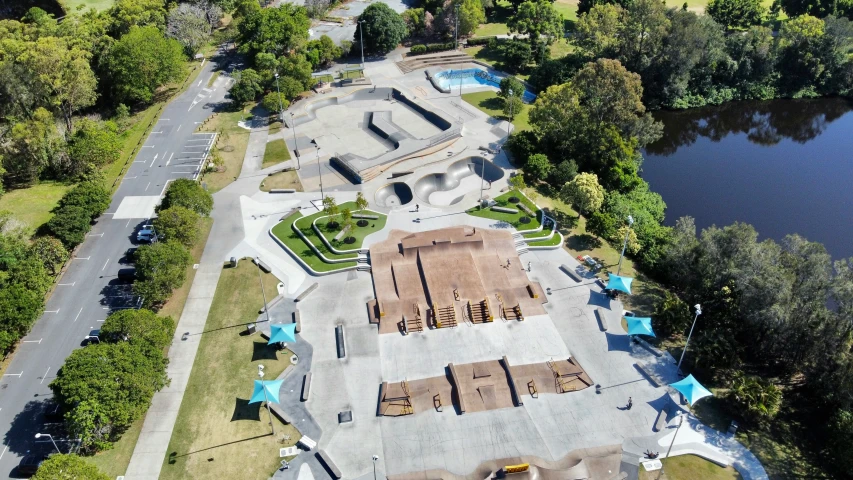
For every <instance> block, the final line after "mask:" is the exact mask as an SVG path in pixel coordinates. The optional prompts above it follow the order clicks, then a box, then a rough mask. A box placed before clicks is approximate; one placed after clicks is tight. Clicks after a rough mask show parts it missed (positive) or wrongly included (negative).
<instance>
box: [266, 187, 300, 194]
mask: <svg viewBox="0 0 853 480" xmlns="http://www.w3.org/2000/svg"><path fill="white" fill-rule="evenodd" d="M270 193H296V189H295V188H271V189H270Z"/></svg>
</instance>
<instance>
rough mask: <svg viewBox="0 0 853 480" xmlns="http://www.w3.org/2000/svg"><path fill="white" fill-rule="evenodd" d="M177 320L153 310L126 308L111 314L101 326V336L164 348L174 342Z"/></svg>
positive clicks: (117, 340)
mask: <svg viewBox="0 0 853 480" xmlns="http://www.w3.org/2000/svg"><path fill="white" fill-rule="evenodd" d="M174 333H175V321H174V320H172V317H161V316H158V315H157V314H156V313H154V312H152V311H151V310H146V309H144V308H143V309H139V310H134V309H126V310H118V311H116V312H115V313H113V314H111V315H110V316H109V317H107V319H106V320H105V321H104V323H103V325H102V326H101V334H100V338H101V340H102V341H105V342H109V343H119V342H129V343H130V344H131V345H138V346H142V347H151V348H154V349H156V350H163V349H165V348H166V347H168V346H169V344H170V343H172V335H173V334H174Z"/></svg>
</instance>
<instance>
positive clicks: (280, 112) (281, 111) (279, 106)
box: [275, 72, 292, 122]
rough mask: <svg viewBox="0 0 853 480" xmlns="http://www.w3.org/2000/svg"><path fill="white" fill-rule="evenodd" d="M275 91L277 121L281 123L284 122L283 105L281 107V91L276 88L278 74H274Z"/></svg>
mask: <svg viewBox="0 0 853 480" xmlns="http://www.w3.org/2000/svg"><path fill="white" fill-rule="evenodd" d="M275 91H276V92H278V119H279V120H281V121H282V122H283V121H284V105H282V103H281V90H280V89H279V88H278V72H275ZM291 115H292V114H291Z"/></svg>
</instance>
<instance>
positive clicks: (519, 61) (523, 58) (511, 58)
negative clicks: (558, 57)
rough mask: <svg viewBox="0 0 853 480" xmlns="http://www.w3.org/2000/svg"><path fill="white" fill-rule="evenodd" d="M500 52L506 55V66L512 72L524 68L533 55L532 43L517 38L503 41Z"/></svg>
mask: <svg viewBox="0 0 853 480" xmlns="http://www.w3.org/2000/svg"><path fill="white" fill-rule="evenodd" d="M500 52H501V54H502V55H503V57H504V67H505V68H506V69H507V70H509V71H511V72H518V71H521V70H523V69H524V68H525V67H526V66H527V64H528V63H530V60H531V58H532V57H533V51H532V50H531V48H530V43H528V42H525V41H522V40H516V39H510V40H507V41H505V42H503V43H501V44H500Z"/></svg>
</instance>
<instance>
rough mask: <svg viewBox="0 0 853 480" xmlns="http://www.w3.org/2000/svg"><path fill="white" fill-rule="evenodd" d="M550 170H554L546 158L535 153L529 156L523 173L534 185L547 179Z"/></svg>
mask: <svg viewBox="0 0 853 480" xmlns="http://www.w3.org/2000/svg"><path fill="white" fill-rule="evenodd" d="M552 168H554V166H553V165H552V164H551V161H550V160H548V157H546V156H545V155H543V154H541V153H537V154H535V155H531V156H530V158H528V159H527V163H526V164H525V165H524V173H525V174H526V175H527V177H528V178H529V179H531V180H533V183H534V184H536V183H538V182H539V181H540V180H544V179H546V178H548V175H550V174H551V169H552Z"/></svg>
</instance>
